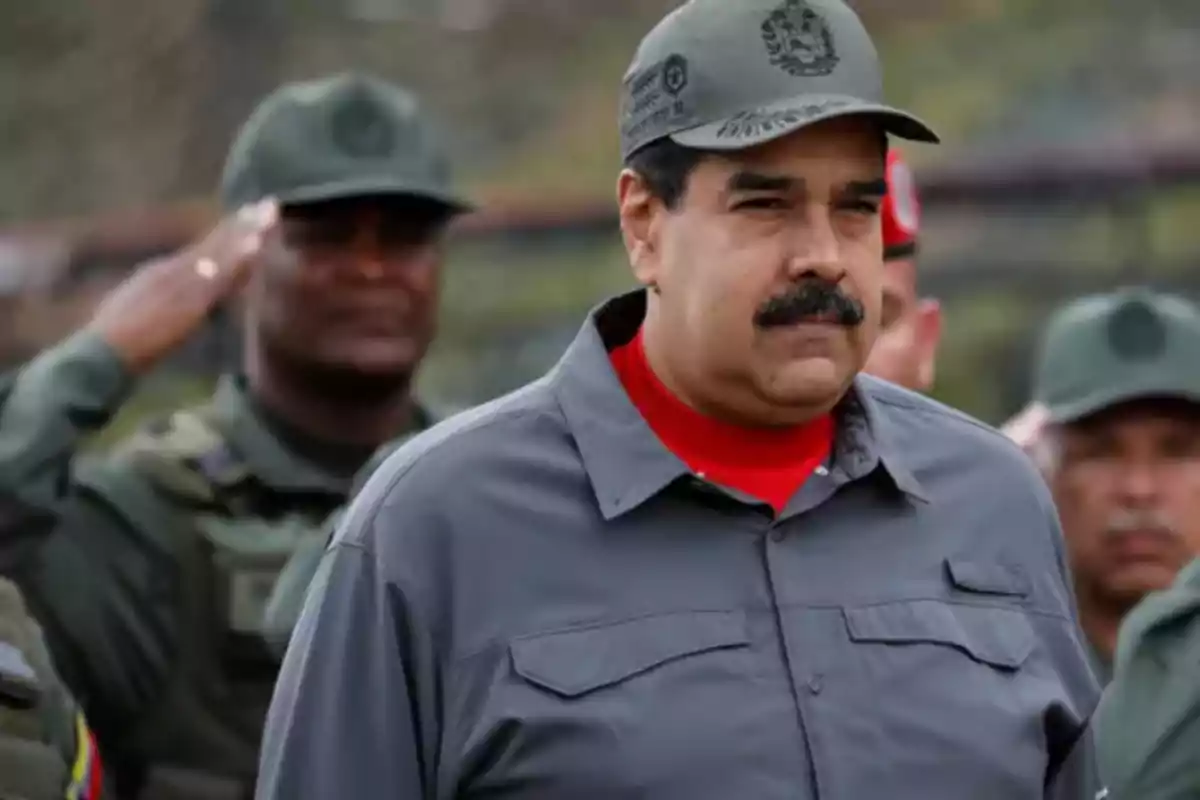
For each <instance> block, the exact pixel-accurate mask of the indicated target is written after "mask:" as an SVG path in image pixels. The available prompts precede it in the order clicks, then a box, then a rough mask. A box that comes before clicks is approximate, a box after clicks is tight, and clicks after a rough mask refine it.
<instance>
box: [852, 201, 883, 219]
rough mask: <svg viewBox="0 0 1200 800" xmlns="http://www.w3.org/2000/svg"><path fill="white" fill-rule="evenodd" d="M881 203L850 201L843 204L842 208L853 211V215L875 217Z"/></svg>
mask: <svg viewBox="0 0 1200 800" xmlns="http://www.w3.org/2000/svg"><path fill="white" fill-rule="evenodd" d="M880 205H881V202H880V201H879V200H851V201H848V202H846V203H845V204H843V208H845V209H846V210H847V211H853V212H854V213H855V214H867V215H872V216H873V215H875V214H878V213H879V207H880Z"/></svg>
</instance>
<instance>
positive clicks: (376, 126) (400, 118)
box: [221, 73, 471, 212]
mask: <svg viewBox="0 0 1200 800" xmlns="http://www.w3.org/2000/svg"><path fill="white" fill-rule="evenodd" d="M366 195H405V196H411V197H417V198H423V199H428V200H432V201H435V202H437V203H442V204H444V205H446V206H447V207H448V208H449V209H451V210H452V211H455V212H461V211H466V210H469V209H470V207H471V206H470V204H469V203H468V202H466V201H465V200H464V199H463V198H462V197H461V196H459V194H458V193H457V192H456V191H455V190H454V188H453V186H452V181H451V170H450V159H449V156H448V154H447V153H446V152H445V151H444V149H443V146H442V137H441V135H440V134H439V132H438V131H437V130H436V128H435V126H434V125H433V122H432V120H431V119H430V118H429V116H428V115H427V113H426V112H425V110H424V109H423V108H422V107H421V104H420V102H419V101H418V100H417V98H416V96H415V95H413V94H412V93H411V92H409V91H407V90H405V89H402V88H400V87H398V86H395V85H393V84H391V83H388V82H387V81H384V80H381V79H379V78H376V77H372V76H369V75H360V74H352V73H344V74H340V75H336V76H333V77H329V78H323V79H320V80H313V81H303V82H297V83H289V84H285V85H284V86H281V87H280V88H278V89H276V90H275V91H274V92H272V93H271V94H270V95H268V96H267V97H266V98H265V99H264V100H263V101H262V102H261V103H260V104H259V106H258V108H256V109H255V110H254V112H253V113H252V114H251V115H250V118H249V119H248V120H247V121H246V123H245V124H244V125H243V126H242V128H241V130H240V131H239V132H238V135H237V137H236V139H235V140H234V143H233V146H232V147H231V148H230V152H229V157H228V158H227V160H226V162H225V169H224V173H223V175H222V178H221V199H222V201H223V203H224V204H225V205H226V206H227V207H229V208H236V207H240V206H242V205H245V204H247V203H253V202H256V201H258V200H262V199H264V198H266V197H273V198H275V199H276V200H278V201H279V202H280V203H281V204H285V205H286V204H295V203H313V202H320V201H323V200H337V199H342V198H348V197H359V196H366Z"/></svg>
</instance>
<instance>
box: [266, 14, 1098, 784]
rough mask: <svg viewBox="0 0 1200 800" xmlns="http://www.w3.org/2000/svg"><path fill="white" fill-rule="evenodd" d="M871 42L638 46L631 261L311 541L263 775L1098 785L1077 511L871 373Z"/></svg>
mask: <svg viewBox="0 0 1200 800" xmlns="http://www.w3.org/2000/svg"><path fill="white" fill-rule="evenodd" d="M880 86H881V80H880V74H879V66H878V63H877V59H876V55H875V51H874V48H873V46H872V44H871V41H870V39H869V37H868V35H867V33H866V31H865V30H864V29H863V28H862V25H861V23H860V22H859V20H858V18H857V16H856V15H855V14H854V12H852V11H851V10H850V9H849V8H848V7H846V6H845V5H843V4H842V3H841V2H838V0H809V1H808V2H804V1H803V0H739V2H730V1H729V0H692V1H691V2H689V3H687V4H686V5H684V6H682V7H680V8H679V9H678V10H676V11H675V12H674V13H672V14H671V15H669V16H668V17H667V18H666V19H664V20H663V21H662V22H661V23H660V24H659V25H658V26H657V27H656V28H655V29H654V30H653V31H652V32H651V33H650V34H649V35H648V36H647V37H646V39H645V40H644V41H643V42H642V44H641V46H640V48H639V50H638V52H637V54H636V56H635V57H634V63H633V65H632V67H631V68H630V70H629V73H628V75H627V77H626V79H625V83H624V91H623V103H622V119H621V138H622V151H623V158H624V162H625V169H624V170H623V171H622V173H621V175H620V178H619V182H618V193H619V199H620V217H621V226H622V233H623V237H624V241H625V244H626V248H627V250H628V253H629V258H630V262H631V264H632V266H633V271H634V274H635V276H636V277H637V279H638V281H639V282H640V283H641V284H642V285H643V286H644V287H645V289H643V290H641V291H638V292H634V293H631V294H628V295H625V296H622V297H618V298H615V299H613V300H611V301H609V302H607V303H605V304H604V305H603V306H601V307H600V308H598V309H597V310H596V311H595V312H594V313H593V314H592V315H591V317H590V318H589V319H588V321H587V322H586V324H585V325H584V326H583V329H582V330H581V331H580V333H579V336H578V337H577V339H576V340H575V342H574V343H573V344H572V345H571V346H570V348H569V349H568V351H567V353H566V354H565V355H564V357H563V359H562V361H561V362H560V363H559V364H558V366H556V367H555V368H554V369H553V370H552V371H551V372H550V373H549V374H548V375H547V376H546V377H545V378H543V379H542V380H540V381H537V382H536V383H533V384H531V385H529V386H527V387H525V388H524V389H522V390H520V391H518V392H516V393H514V394H512V395H509V396H507V397H505V398H502V399H500V400H497V401H495V402H493V403H491V404H488V405H485V406H482V407H480V408H478V409H475V410H473V411H470V412H466V413H463V414H460V415H458V416H457V417H455V418H453V419H451V420H449V421H447V422H445V423H443V424H441V425H439V426H437V427H435V428H434V429H432V430H431V431H428V432H426V433H424V434H421V435H419V436H418V437H416V438H415V439H414V440H412V441H410V442H409V443H407V444H405V445H404V446H402V447H401V448H400V449H399V450H398V451H397V452H396V453H395V454H393V455H392V456H391V457H390V458H389V459H388V460H387V461H386V462H385V464H384V465H383V466H382V467H381V468H380V469H379V470H378V471H377V472H376V473H375V474H374V476H373V477H372V478H371V479H370V480H369V481H368V483H367V485H366V486H365V488H364V489H363V491H362V493H361V494H360V495H359V497H358V499H357V500H356V501H355V503H354V504H353V505H352V507H351V508H350V510H349V512H348V514H347V517H346V519H345V521H344V522H343V524H342V526H341V527H340V529H339V531H338V534H337V535H336V536H335V537H334V540H333V543H332V544H331V547H330V549H329V551H328V552H327V553H326V555H325V558H324V560H323V562H322V564H321V566H320V568H319V570H318V571H317V575H316V577H315V579H314V583H313V585H312V587H311V590H310V593H309V595H308V598H307V601H306V603H305V607H304V610H303V613H302V614H301V617H300V620H299V622H298V624H297V626H296V629H295V632H294V635H293V638H292V640H291V644H290V647H289V651H288V654H287V657H286V659H285V664H284V667H283V672H282V675H281V678H280V681H279V684H278V686H277V690H276V695H275V698H274V702H273V705H272V709H271V713H270V716H269V720H268V728H267V734H266V739H265V742H264V744H263V756H262V766H261V772H260V780H259V785H258V797H260V798H269V799H271V800H275V799H278V800H283V798H287V799H288V800H309V799H310V798H311V799H312V800H316V798H331V797H375V796H386V797H395V798H405V799H406V800H409V799H411V800H451V798H485V797H486V798H519V799H520V800H543V799H544V800H550V799H551V798H553V799H554V800H559V799H561V798H571V799H572V800H593V799H594V800H601V799H603V800H617V799H618V798H635V797H636V798H655V800H708V799H709V798H711V799H712V800H732V799H733V798H736V799H737V800H742V799H743V798H745V799H746V800H775V799H776V798H779V799H780V800H782V799H783V798H787V799H788V800H815V799H816V798H822V799H826V800H828V799H829V798H834V799H835V800H863V798H874V797H887V798H892V799H894V800H963V798H971V800H1013V798H1022V799H1023V800H1024V799H1025V798H1035V797H1039V798H1040V797H1049V798H1081V799H1083V798H1086V800H1091V798H1092V797H1093V796H1094V794H1095V787H1094V785H1092V782H1091V780H1092V779H1091V776H1090V775H1088V774H1086V771H1085V767H1084V766H1083V764H1084V763H1085V759H1083V758H1080V756H1081V755H1086V747H1085V746H1084V743H1085V742H1086V739H1085V737H1084V736H1083V730H1084V726H1085V721H1086V719H1087V717H1088V715H1089V714H1090V713H1091V711H1092V708H1093V706H1094V705H1095V702H1096V699H1097V694H1098V688H1097V686H1096V683H1095V679H1094V677H1093V676H1092V674H1091V671H1090V669H1089V667H1088V662H1087V655H1086V653H1085V651H1084V649H1083V646H1082V645H1081V643H1080V635H1079V630H1078V624H1077V621H1076V618H1075V612H1074V606H1073V600H1072V596H1071V591H1070V589H1069V588H1068V586H1069V582H1068V578H1067V568H1066V564H1065V559H1064V556H1063V544H1062V540H1061V532H1060V530H1059V526H1058V522H1057V520H1056V517H1055V514H1054V510H1053V507H1052V505H1051V501H1050V498H1049V496H1048V493H1047V489H1046V487H1045V485H1044V483H1043V482H1042V481H1041V479H1040V478H1039V476H1038V475H1037V472H1036V470H1035V469H1034V468H1033V466H1032V465H1031V464H1030V463H1029V461H1028V459H1026V458H1025V457H1024V455H1023V454H1022V453H1021V452H1020V451H1019V450H1018V449H1017V448H1016V447H1015V446H1013V445H1012V444H1011V443H1010V442H1008V441H1007V440H1005V439H1004V438H1003V437H1001V436H1000V435H998V434H997V433H996V432H994V431H993V430H991V429H989V428H987V427H985V426H983V425H981V424H979V423H977V422H975V421H973V420H971V419H969V418H967V417H965V416H963V415H961V414H958V413H956V412H954V411H952V410H950V409H947V408H945V407H943V406H940V405H938V404H937V403H935V402H933V401H930V400H928V399H925V398H922V397H920V396H918V395H916V394H912V393H910V392H907V391H906V390H903V389H900V388H898V387H895V386H893V385H891V384H886V383H883V382H880V381H877V380H874V379H872V378H868V377H863V376H859V374H858V373H859V370H860V369H861V367H862V365H863V363H864V362H865V361H866V358H867V355H868V353H869V352H870V349H871V346H872V344H873V342H874V340H875V337H876V334H877V331H878V328H879V317H880V302H881V300H880V295H881V290H880V287H881V280H882V273H883V264H882V255H883V247H882V241H881V235H880V226H879V208H880V205H881V203H882V200H883V195H884V191H885V188H886V187H885V183H884V164H885V153H886V134H893V135H898V136H901V137H908V138H912V139H917V140H924V141H936V137H935V136H934V134H933V133H932V132H931V131H930V130H929V128H928V127H927V126H925V125H924V123H922V122H920V121H919V120H917V119H915V118H913V117H911V116H909V115H908V114H905V113H903V112H900V111H897V110H894V109H891V108H889V107H887V106H886V105H884V104H883V101H882V97H881V90H880Z"/></svg>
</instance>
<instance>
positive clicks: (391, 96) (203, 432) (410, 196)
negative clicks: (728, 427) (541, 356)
mask: <svg viewBox="0 0 1200 800" xmlns="http://www.w3.org/2000/svg"><path fill="white" fill-rule="evenodd" d="M442 142H443V139H442V137H441V135H440V133H439V132H438V131H437V130H436V128H435V126H434V124H433V122H432V121H431V120H430V118H429V116H428V114H427V113H426V112H425V111H424V110H423V108H422V107H421V105H420V104H419V102H418V101H417V99H416V98H415V97H414V96H413V95H412V94H411V93H409V92H408V91H406V90H404V89H401V88H399V87H396V86H393V85H391V84H389V83H387V82H385V81H383V80H380V79H377V78H373V77H370V76H363V75H354V74H344V75H338V76H334V77H331V78H325V79H321V80H314V81H307V82H301V83H295V84H289V85H286V86H284V87H282V88H280V89H278V90H277V91H275V92H274V93H272V94H271V95H270V96H268V97H267V98H266V99H265V100H264V101H263V102H262V103H261V105H260V106H259V107H258V108H257V109H256V110H255V111H254V113H253V114H252V115H251V116H250V118H249V120H248V121H247V122H246V123H245V125H244V126H243V128H242V130H241V131H240V133H239V134H238V136H237V139H236V141H235V142H234V144H233V146H232V148H231V150H230V153H229V157H228V160H227V163H226V166H225V171H224V175H223V179H222V186H221V190H222V192H221V193H222V199H223V201H224V205H225V207H226V208H227V209H228V211H229V216H228V217H227V218H225V219H224V220H223V221H221V222H220V223H219V224H218V225H217V226H216V227H215V228H214V229H213V230H212V231H211V232H209V233H208V234H206V235H205V236H204V237H203V238H201V239H200V240H199V241H197V242H195V243H193V244H191V245H189V246H187V247H185V248H183V249H182V250H180V251H179V252H177V253H173V254H171V255H169V256H167V257H165V258H162V259H158V260H155V261H153V262H152V263H148V264H145V265H143V266H141V267H139V268H138V269H137V271H136V273H135V274H134V275H133V277H131V278H130V279H129V280H128V281H127V282H126V283H125V284H124V285H122V286H121V287H119V288H118V289H116V290H115V291H114V292H113V293H112V294H111V295H110V296H109V297H108V298H106V300H105V301H104V302H103V303H102V304H101V306H100V307H99V310H98V311H97V312H96V314H95V316H94V318H93V319H92V320H91V321H90V322H89V323H88V324H87V326H86V327H85V328H84V329H83V330H81V331H80V332H78V333H77V334H76V335H74V336H72V337H71V338H69V339H68V340H67V341H65V342H63V343H62V344H60V345H59V346H57V347H55V348H53V349H51V350H49V351H47V352H45V353H43V354H41V355H40V356H39V357H37V358H36V359H35V360H33V361H32V362H31V363H30V364H28V365H27V366H25V367H24V368H23V369H22V370H21V371H20V373H19V374H17V375H16V376H15V379H14V380H13V381H12V383H11V385H10V388H9V390H8V392H7V393H6V395H5V396H4V397H3V398H0V450H2V451H3V452H4V453H5V454H6V455H8V456H11V458H10V459H8V460H7V461H6V462H5V463H4V464H3V466H2V467H0V487H5V488H8V489H10V490H11V491H13V492H15V493H17V494H20V495H21V496H23V497H26V498H34V499H38V500H43V501H46V502H54V503H57V505H56V508H58V510H59V511H60V513H61V517H62V524H61V525H60V526H59V527H58V529H57V530H56V531H55V532H54V534H53V535H52V536H51V537H49V539H48V541H47V542H46V543H45V544H44V545H42V546H41V547H40V548H38V550H37V551H36V554H35V555H34V556H33V557H30V558H27V559H25V560H24V562H23V563H22V564H21V565H20V566H19V568H18V569H17V570H16V572H15V574H16V577H17V578H18V579H19V581H20V583H21V585H22V587H23V588H24V590H25V592H26V595H27V598H28V600H29V602H30V604H31V606H32V608H33V609H34V611H35V612H36V613H37V616H38V618H39V619H40V620H41V621H42V623H43V625H44V627H45V630H46V636H47V638H48V640H49V644H50V648H51V650H52V652H53V654H54V657H55V663H56V666H57V667H58V668H59V670H60V671H61V673H62V675H63V677H64V678H65V679H66V681H67V683H68V684H69V685H70V686H71V687H73V688H74V689H75V690H76V692H77V694H78V696H80V697H81V699H82V701H83V702H84V703H85V705H86V710H87V712H88V716H89V719H90V720H91V721H92V723H93V725H94V726H95V729H96V731H97V733H98V735H99V736H100V740H101V744H102V747H103V749H104V752H105V756H106V759H107V761H108V762H109V765H110V769H111V771H112V773H113V775H114V777H115V779H116V785H117V788H118V790H119V791H120V792H121V794H122V796H123V797H126V798H141V797H146V798H150V797H153V798H185V797H186V798H205V799H208V798H213V799H214V800H215V799H216V798H226V797H229V798H242V797H245V796H246V795H247V794H248V793H249V792H250V791H251V787H252V786H253V783H254V778H255V771H256V767H257V762H258V746H259V737H260V735H261V731H262V726H263V719H264V716H265V713H266V708H267V705H268V702H269V699H270V696H271V691H272V688H273V686H274V682H275V676H276V672H277V668H278V658H277V656H276V654H275V652H274V651H273V650H272V649H271V648H270V647H269V646H268V643H267V641H266V639H265V636H264V633H265V631H264V628H263V626H264V610H265V604H266V602H267V598H268V597H269V595H270V592H271V590H272V588H273V586H274V582H275V579H276V577H277V575H278V573H279V571H280V569H281V568H282V567H283V565H284V563H285V562H286V561H287V559H288V558H289V557H290V556H291V554H292V552H293V551H294V550H295V548H296V547H297V545H298V544H299V543H300V542H303V541H306V540H307V539H308V538H310V537H311V536H312V535H313V531H315V530H318V529H320V528H321V527H322V526H323V525H324V524H325V522H324V521H325V518H326V517H327V516H328V515H329V514H330V513H332V512H333V511H335V510H336V509H337V508H338V507H340V506H341V505H342V504H343V503H344V502H345V501H346V499H347V497H348V494H349V491H350V488H351V485H352V483H353V480H354V476H355V474H356V473H357V472H358V471H359V470H360V469H361V468H362V467H363V465H364V464H365V463H366V462H367V460H368V459H369V458H370V456H371V454H372V453H373V452H374V451H375V449H376V448H377V447H379V446H380V445H381V444H383V443H385V442H388V441H391V440H393V439H395V438H397V437H400V436H402V435H403V434H404V433H405V432H408V431H413V430H419V429H421V428H423V427H425V426H426V425H427V424H428V422H429V414H428V412H427V411H426V410H425V409H424V408H423V407H422V406H421V404H420V403H419V402H418V401H417V400H416V399H415V398H414V396H413V391H412V389H413V385H414V379H415V375H416V371H417V369H418V366H419V364H420V362H421V360H422V358H423V357H424V355H425V352H426V350H427V348H428V346H429V344H430V341H431V340H432V338H433V335H434V331H435V327H436V319H437V298H438V287H439V276H440V272H441V265H442V253H443V247H442V244H443V239H444V235H445V232H446V228H447V225H448V223H449V222H450V221H451V220H452V219H453V218H454V217H455V216H456V215H458V214H460V213H461V212H463V211H464V210H465V209H466V207H467V206H466V203H465V202H463V200H462V199H461V198H460V197H459V195H458V194H456V193H455V191H454V189H453V187H452V184H451V182H450V172H449V165H448V161H447V156H446V153H445V152H444V150H443V146H442ZM235 295H238V296H239V297H240V299H241V300H242V301H243V311H244V316H243V320H244V323H245V329H244V330H245V336H244V340H245V350H244V353H243V357H242V359H241V363H240V364H239V365H238V367H237V368H236V369H235V370H233V371H231V372H230V373H229V374H226V375H224V376H222V377H221V379H220V383H219V386H218V388H217V390H216V393H215V395H214V396H213V397H212V398H211V400H209V401H208V402H207V403H204V404H203V405H201V406H199V407H196V408H187V409H182V410H180V411H178V412H177V413H174V414H172V415H170V416H169V418H166V419H163V420H161V421H158V422H157V423H155V424H152V425H150V426H148V427H147V428H145V429H144V430H141V431H140V432H138V433H137V434H136V435H135V436H133V437H132V438H131V439H129V440H128V441H126V442H124V443H123V444H121V445H120V446H119V447H118V448H117V449H116V451H115V452H113V453H112V454H111V455H109V456H107V457H104V458H101V459H98V460H97V461H95V462H94V463H92V462H89V463H84V462H83V461H82V460H78V459H77V460H76V462H75V463H74V464H73V468H72V469H71V471H70V472H69V474H63V471H62V470H61V469H60V468H59V466H58V465H60V464H62V463H65V462H66V461H68V460H69V459H70V456H71V455H72V452H73V451H74V450H75V449H76V448H77V447H78V446H79V443H80V442H81V441H82V439H83V437H84V436H86V435H87V434H88V433H89V432H91V431H95V430H97V429H99V428H101V427H103V426H104V424H105V423H106V422H107V421H108V420H109V419H110V418H111V417H112V415H113V414H114V413H115V412H116V411H117V409H118V408H119V407H120V405H121V403H122V402H123V401H124V400H125V398H126V397H128V396H129V393H130V391H131V390H132V389H133V388H134V386H135V384H136V382H137V379H138V378H139V377H140V376H141V375H143V374H145V373H146V372H147V371H149V370H150V369H151V368H152V367H153V366H154V365H155V364H157V363H159V362H160V361H161V360H162V359H163V358H164V357H166V356H167V354H168V353H170V352H171V351H172V350H174V349H175V348H176V347H178V346H179V345H180V344H181V343H182V342H183V341H185V340H186V339H187V338H188V337H189V336H190V335H191V334H193V333H194V332H195V331H196V330H197V329H198V328H199V327H200V326H201V325H202V324H203V322H204V321H205V319H206V318H207V317H208V316H209V314H210V312H211V311H212V310H213V309H214V308H217V307H218V306H219V305H221V304H222V303H224V302H226V301H229V300H230V299H232V298H233V297H234V296H235ZM64 487H65V488H66V489H67V491H65V492H62V491H61V490H62V489H63V488H64Z"/></svg>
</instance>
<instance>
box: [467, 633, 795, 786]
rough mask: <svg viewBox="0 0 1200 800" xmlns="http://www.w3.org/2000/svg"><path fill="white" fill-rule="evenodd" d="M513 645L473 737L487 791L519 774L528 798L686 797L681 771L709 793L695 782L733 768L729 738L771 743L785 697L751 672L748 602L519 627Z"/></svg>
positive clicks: (479, 778)
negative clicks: (573, 625) (559, 626)
mask: <svg viewBox="0 0 1200 800" xmlns="http://www.w3.org/2000/svg"><path fill="white" fill-rule="evenodd" d="M508 656H509V662H510V663H509V666H510V669H507V670H504V671H503V674H504V676H505V679H504V684H503V685H502V686H498V687H496V688H495V691H493V692H492V695H491V697H490V699H489V702H488V708H487V711H486V713H485V717H484V719H483V720H482V723H483V725H482V730H483V731H486V735H485V736H484V737H478V736H477V737H475V740H476V741H477V742H480V744H481V747H480V750H479V751H477V753H476V756H477V758H476V759H475V760H476V763H480V762H482V764H483V767H482V769H480V770H478V771H477V772H476V773H475V778H474V780H473V781H472V784H473V786H474V788H477V789H479V790H481V791H483V790H485V789H488V788H489V787H494V786H497V785H506V784H507V782H508V781H510V780H512V776H514V775H519V776H521V780H522V786H524V787H526V788H528V789H529V791H530V792H531V793H530V794H529V795H528V796H531V797H574V798H593V797H597V798H598V797H621V796H629V793H630V792H634V793H638V794H639V796H641V793H642V792H649V796H663V797H668V796H682V795H680V794H679V793H678V788H679V786H680V785H681V783H680V782H681V781H682V782H683V783H682V785H684V786H687V787H692V786H693V782H695V785H696V791H695V792H692V793H691V794H689V795H688V796H694V797H697V798H700V797H705V796H710V795H706V794H705V793H704V791H703V790H702V788H701V787H700V784H699V782H700V781H702V779H703V778H704V775H709V777H710V779H711V778H712V777H713V776H717V777H719V776H720V774H721V771H722V770H725V771H727V772H728V771H732V770H733V767H734V765H733V764H732V760H733V759H736V758H738V757H739V755H738V751H737V748H734V747H731V746H730V742H744V743H746V745H747V746H760V747H767V746H770V742H769V740H768V739H766V738H765V733H764V732H769V731H770V730H771V726H770V716H771V715H772V714H775V713H777V711H776V707H779V706H781V704H780V703H778V702H777V701H778V697H777V696H773V695H771V694H769V693H768V692H766V691H765V690H764V686H763V685H762V682H761V681H760V680H758V679H757V678H756V677H755V671H754V669H753V663H754V662H753V648H752V647H751V636H750V633H749V628H748V622H747V617H746V615H745V613H744V612H741V611H731V612H685V613H677V614H675V613H673V614H666V615H662V616H655V617H646V618H641V619H636V620H630V621H624V622H617V623H613V624H605V625H601V626H594V627H588V628H578V629H572V630H565V631H557V632H553V633H548V634H538V635H535V636H529V637H522V638H519V639H516V640H514V641H512V642H510V643H509V648H508ZM791 713H794V712H791ZM479 730H480V728H478V727H477V728H476V731H477V732H478V731H479ZM697 765H703V766H704V769H703V770H698V768H697ZM709 770H711V772H708V771H709ZM702 773H703V774H702ZM656 791H657V792H658V793H657V794H656V793H655V792H656ZM672 791H675V792H676V793H675V794H671V792H672ZM484 793H485V794H486V792H484Z"/></svg>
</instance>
